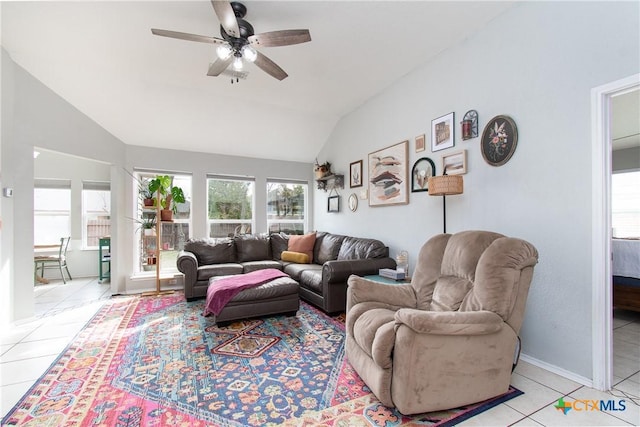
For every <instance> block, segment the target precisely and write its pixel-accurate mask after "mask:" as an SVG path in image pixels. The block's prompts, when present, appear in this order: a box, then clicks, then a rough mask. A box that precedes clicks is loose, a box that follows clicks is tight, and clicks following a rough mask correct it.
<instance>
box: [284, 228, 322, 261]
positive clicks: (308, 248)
mask: <svg viewBox="0 0 640 427" xmlns="http://www.w3.org/2000/svg"><path fill="white" fill-rule="evenodd" d="M315 243H316V233H309V234H304V235H291V236H289V247H288V250H289V251H292V252H302V253H303V254H307V255H309V259H313V245H314V244H315Z"/></svg>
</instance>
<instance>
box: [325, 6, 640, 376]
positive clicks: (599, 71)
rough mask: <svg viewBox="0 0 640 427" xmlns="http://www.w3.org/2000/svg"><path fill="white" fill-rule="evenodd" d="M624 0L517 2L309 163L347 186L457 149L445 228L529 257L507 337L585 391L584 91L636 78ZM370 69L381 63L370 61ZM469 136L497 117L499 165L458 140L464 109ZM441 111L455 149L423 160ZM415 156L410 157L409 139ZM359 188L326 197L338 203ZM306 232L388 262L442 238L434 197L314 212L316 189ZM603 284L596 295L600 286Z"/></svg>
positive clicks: (379, 99)
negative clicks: (362, 245)
mask: <svg viewBox="0 0 640 427" xmlns="http://www.w3.org/2000/svg"><path fill="white" fill-rule="evenodd" d="M639 17H640V4H639V3H638V2H584V3H583V2H580V3H577V2H522V3H520V2H518V3H517V4H516V5H515V6H514V7H513V8H512V9H510V10H509V11H507V12H505V13H504V14H503V15H501V16H499V17H498V18H496V19H495V20H494V21H493V22H492V23H491V25H489V26H488V27H486V28H484V29H482V30H481V31H479V32H478V33H477V34H475V36H473V37H470V38H468V39H467V40H466V41H464V42H463V43H461V44H460V45H458V46H457V47H455V48H453V49H449V50H447V51H444V52H442V53H441V54H440V55H439V56H438V57H437V58H435V59H434V60H433V61H431V62H429V63H427V64H425V65H424V66H423V67H422V68H420V69H417V70H415V71H414V72H412V73H410V74H407V75H406V76H404V77H403V78H402V79H400V80H399V81H397V82H396V83H395V84H393V85H392V86H390V87H389V88H388V89H387V90H385V91H384V92H382V93H380V94H379V95H377V96H375V97H373V98H372V99H370V100H369V101H368V102H366V103H365V104H364V105H362V106H361V107H360V108H358V109H357V110H356V111H353V112H352V113H351V114H349V115H347V116H346V117H344V118H343V119H342V120H341V121H340V122H339V123H338V125H337V126H336V128H335V129H334V131H333V133H332V134H331V136H330V138H329V140H328V141H327V143H326V145H325V146H324V147H323V148H322V149H321V150H320V152H319V153H318V160H319V161H320V162H324V161H327V160H328V161H330V162H331V163H332V165H333V167H332V169H333V170H334V171H336V172H338V173H345V174H346V176H348V171H349V163H351V162H354V161H356V160H360V159H362V160H364V165H365V166H364V181H365V183H366V182H367V179H368V176H369V175H368V171H367V156H368V154H369V153H371V152H372V151H375V150H378V149H381V148H384V147H387V146H390V145H392V144H395V143H397V142H400V141H403V140H409V168H410V167H411V166H412V165H413V163H414V162H415V161H416V160H418V159H419V158H421V157H429V158H431V159H433V161H434V162H435V164H436V168H437V173H438V174H442V167H441V159H442V155H443V154H449V153H453V152H456V151H459V150H466V151H467V171H468V172H467V174H466V175H464V193H463V194H462V195H458V196H449V197H447V199H446V208H447V231H448V232H457V231H462V230H468V229H483V230H492V231H497V232H500V233H503V234H506V235H508V236H513V237H519V238H523V239H526V240H528V241H529V242H531V243H532V244H534V245H535V246H536V247H537V249H538V251H539V252H540V262H539V264H538V265H537V267H536V269H535V274H534V280H533V283H532V286H531V291H530V293H529V299H528V303H527V311H526V317H525V320H524V326H523V328H522V331H521V336H522V344H523V352H524V353H525V354H526V355H527V356H528V357H530V358H532V359H535V360H538V361H540V362H541V364H546V365H549V366H555V367H557V368H558V369H559V370H561V371H565V372H567V373H571V374H573V375H574V376H575V377H576V378H578V379H580V378H582V379H583V380H585V381H587V382H588V381H589V380H591V379H592V362H593V360H592V359H593V356H592V333H591V324H592V289H593V284H592V277H591V260H592V247H591V246H592V244H591V242H592V236H591V230H592V228H591V227H592V224H591V221H592V214H591V212H592V200H591V198H592V189H591V170H592V165H591V160H592V159H591V156H592V145H591V144H592V142H591V138H592V135H591V124H592V117H591V89H592V88H595V87H598V86H600V85H603V84H606V83H609V82H612V81H616V80H619V79H622V78H625V77H628V76H631V75H634V74H636V73H638V72H640V38H639V37H638V28H640V22H639ZM381 60H382V59H381ZM471 109H475V110H477V111H478V114H479V117H480V133H482V130H483V128H484V126H485V125H486V124H487V122H488V121H489V120H490V119H491V118H492V117H494V116H496V115H499V114H506V115H509V116H511V117H512V118H513V119H514V120H515V122H516V124H517V126H518V133H519V140H518V146H517V149H516V151H515V154H514V156H513V157H512V158H511V160H510V161H509V162H508V163H507V164H506V165H504V166H501V167H493V166H490V165H488V164H487V163H485V161H484V160H483V158H482V154H481V152H480V138H474V139H471V140H468V141H461V138H460V127H459V125H458V123H459V122H460V121H461V120H462V117H463V115H464V114H465V112H466V111H468V110H471ZM450 112H455V123H456V129H455V147H453V148H450V149H447V150H444V151H437V152H431V149H430V146H431V135H430V132H431V120H432V119H435V118H437V117H440V116H442V115H445V114H448V113H450ZM420 134H426V135H427V137H426V145H427V148H426V150H425V151H422V152H418V153H416V152H415V137H416V136H417V135H420ZM359 191H360V188H355V189H349V188H348V184H347V188H345V189H344V190H341V191H340V194H341V196H342V197H343V200H346V198H347V197H348V195H349V194H350V193H351V192H355V193H359ZM315 197H316V204H315V206H316V212H315V226H316V229H317V230H330V231H332V232H336V233H343V234H349V235H355V236H363V237H372V238H378V239H380V240H382V241H384V242H385V243H387V244H388V245H389V247H390V252H391V255H392V256H395V255H396V254H397V253H398V251H400V250H407V251H408V252H409V264H410V269H411V270H412V269H413V266H412V263H413V262H414V260H415V259H416V257H417V254H418V251H419V249H420V247H421V246H422V244H423V243H424V242H425V241H426V240H427V239H428V238H430V237H431V236H433V235H435V234H437V233H441V232H442V226H443V224H442V220H443V219H442V215H443V212H442V211H443V209H442V205H443V199H442V197H430V196H429V195H428V194H427V193H424V192H423V193H411V194H410V200H409V204H408V205H400V206H389V207H369V206H368V203H367V201H366V200H360V204H359V207H358V210H357V211H356V212H351V211H349V210H348V209H342V211H341V212H340V213H331V214H329V213H327V212H326V197H327V193H325V192H322V191H319V190H316V194H315ZM602 285H603V286H604V284H602Z"/></svg>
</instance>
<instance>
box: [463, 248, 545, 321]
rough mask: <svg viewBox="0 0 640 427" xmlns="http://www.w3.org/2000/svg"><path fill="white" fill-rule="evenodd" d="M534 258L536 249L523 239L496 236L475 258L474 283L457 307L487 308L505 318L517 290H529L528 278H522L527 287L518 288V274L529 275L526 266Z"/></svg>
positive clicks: (517, 294)
mask: <svg viewBox="0 0 640 427" xmlns="http://www.w3.org/2000/svg"><path fill="white" fill-rule="evenodd" d="M537 260H538V252H537V250H536V249H535V248H534V247H533V245H531V244H530V243H528V242H525V241H524V240H521V239H515V238H510V237H503V238H500V239H497V240H495V241H494V242H493V243H492V244H491V246H489V248H487V250H486V251H484V253H483V254H482V256H481V257H480V260H479V261H478V268H477V270H476V283H475V285H474V287H473V289H472V290H471V292H469V294H468V295H467V296H466V297H465V299H464V301H463V302H462V305H461V306H460V311H477V310H489V311H493V312H494V313H496V314H498V315H499V316H501V317H502V318H503V319H504V320H505V321H508V320H509V317H510V316H511V313H512V311H513V307H514V305H515V302H516V299H517V298H518V296H519V294H521V293H524V295H526V294H527V292H528V285H529V284H530V280H524V283H526V284H527V289H521V288H522V287H523V286H521V281H522V277H521V276H522V275H523V274H527V275H530V274H531V271H529V270H528V267H533V266H534V265H535V264H536V263H537ZM523 271H524V272H525V273H523ZM529 278H530V277H527V279H529Z"/></svg>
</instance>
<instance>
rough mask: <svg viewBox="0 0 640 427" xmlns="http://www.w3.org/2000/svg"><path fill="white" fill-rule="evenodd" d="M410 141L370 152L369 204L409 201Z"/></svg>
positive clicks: (390, 203)
mask: <svg viewBox="0 0 640 427" xmlns="http://www.w3.org/2000/svg"><path fill="white" fill-rule="evenodd" d="M408 147H409V141H403V142H399V143H397V144H395V145H392V146H390V147H387V148H383V149H381V150H378V151H374V152H373V153H369V165H368V166H369V206H390V205H406V204H407V203H409V183H408V179H407V178H408V175H409V174H408V169H409V167H408V166H407V159H408V157H409V156H408V149H409V148H408Z"/></svg>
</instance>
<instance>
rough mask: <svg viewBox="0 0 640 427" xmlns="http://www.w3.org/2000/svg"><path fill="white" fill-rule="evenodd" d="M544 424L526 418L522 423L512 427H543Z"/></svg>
mask: <svg viewBox="0 0 640 427" xmlns="http://www.w3.org/2000/svg"><path fill="white" fill-rule="evenodd" d="M541 425H542V424H540V423H538V422H536V421H535V420H533V419H531V418H529V417H527V418H524V419H522V420H520V421H518V422H517V423H515V424H511V426H518V427H537V426H541Z"/></svg>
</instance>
